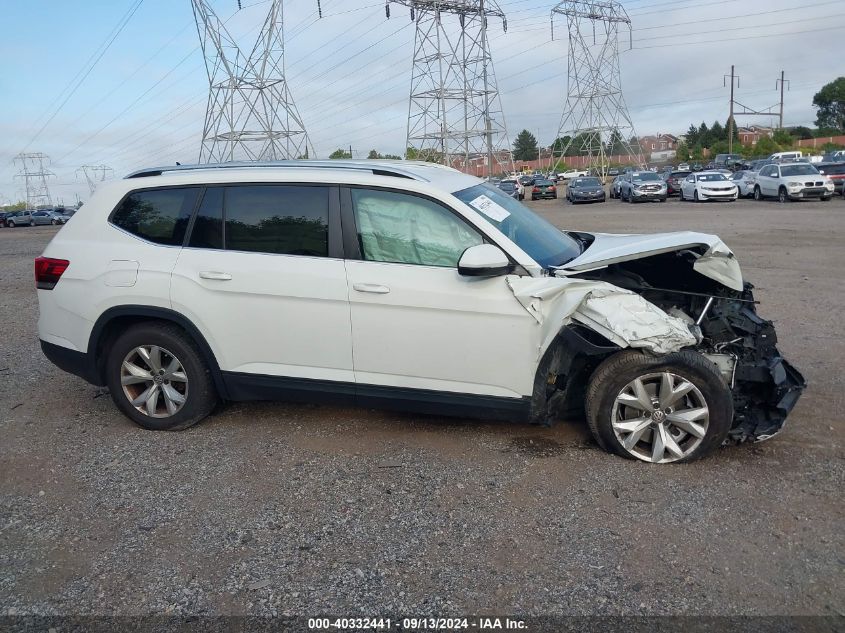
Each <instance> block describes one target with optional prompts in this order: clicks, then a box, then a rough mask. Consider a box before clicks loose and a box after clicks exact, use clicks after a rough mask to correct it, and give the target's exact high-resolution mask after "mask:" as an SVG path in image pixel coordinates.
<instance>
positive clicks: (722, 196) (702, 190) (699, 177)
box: [681, 171, 739, 202]
mask: <svg viewBox="0 0 845 633" xmlns="http://www.w3.org/2000/svg"><path fill="white" fill-rule="evenodd" d="M738 195H739V189H737V186H736V185H735V184H734V183H733V182H732V181H730V180H728V179H727V178H725V175H724V174H723V173H721V172H718V171H698V172H693V173H691V174H690V175H689V176H687V177H686V178H684V180H683V182H682V183H681V200H682V201H683V200H694V201H695V202H705V201H707V200H727V201H729V202H732V201H734V200H736V199H737V196H738Z"/></svg>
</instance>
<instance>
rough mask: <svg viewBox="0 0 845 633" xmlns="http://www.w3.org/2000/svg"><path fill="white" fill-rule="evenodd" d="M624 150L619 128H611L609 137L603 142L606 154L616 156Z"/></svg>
mask: <svg viewBox="0 0 845 633" xmlns="http://www.w3.org/2000/svg"><path fill="white" fill-rule="evenodd" d="M624 151H625V139H624V138H622V135H621V134H620V133H619V130H613V131H612V132H611V133H610V138H609V139H608V140H607V143H606V144H605V152H606V153H607V155H608V156H617V155H619V154H622V153H623V152H624Z"/></svg>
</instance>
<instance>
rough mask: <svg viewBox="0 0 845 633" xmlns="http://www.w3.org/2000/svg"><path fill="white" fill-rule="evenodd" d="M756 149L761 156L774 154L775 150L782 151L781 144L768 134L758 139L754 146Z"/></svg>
mask: <svg viewBox="0 0 845 633" xmlns="http://www.w3.org/2000/svg"><path fill="white" fill-rule="evenodd" d="M754 150H755V152H756V153H757V154H760V155H761V156H762V155H769V154H774V153H775V152H780V151H781V146H780V145H778V144H777V143H775V141H774V139H771V138H769V137H768V136H763V137H761V138H760V140H758V141H757V144H756V145H755V146H754Z"/></svg>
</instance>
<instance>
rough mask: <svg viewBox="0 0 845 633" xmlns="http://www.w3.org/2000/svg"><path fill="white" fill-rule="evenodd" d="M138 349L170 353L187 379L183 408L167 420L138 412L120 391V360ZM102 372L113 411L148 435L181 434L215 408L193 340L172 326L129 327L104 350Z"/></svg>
mask: <svg viewBox="0 0 845 633" xmlns="http://www.w3.org/2000/svg"><path fill="white" fill-rule="evenodd" d="M142 345H156V346H159V347H161V348H164V349H165V350H168V351H169V352H171V353H172V354H173V355H174V356H175V357H176V358H178V359H179V362H180V363H181V364H182V368H183V370H184V372H185V374H186V376H187V385H188V388H187V395H186V401H185V404H184V405H183V406H182V408H181V409H179V410H178V411H177V412H176V413H174V414H173V415H171V416H169V417H163V418H154V417H150V416H148V415H145V414H143V413H141V412H139V411H138V410H137V409H135V407H134V406H133V405H132V403H131V402H130V400H129V397H128V396H127V395H126V394H125V393H124V391H123V387H122V385H121V367H122V365H123V360H124V359H125V358H126V356H127V355H128V354H129V353H130V352H131V351H132V350H133V349H135V348H136V347H139V346H142ZM105 370H106V384H107V385H108V387H109V391H110V392H111V396H112V400H113V401H114V403H115V405H116V406H117V408H118V409H120V411H121V412H122V413H123V414H124V415H125V416H126V417H128V418H129V419H130V420H132V421H133V422H135V423H136V424H138V425H139V426H141V427H143V428H145V429H148V430H151V431H182V430H184V429H187V428H189V427H191V426H193V425H194V424H196V423H198V422H199V421H201V420H202V419H203V418H205V417H207V416H208V415H209V414H210V413H211V412H212V411H213V410H214V407H215V406H216V405H217V400H218V398H217V392H216V391H215V389H214V381H213V379H212V376H211V370H210V369H209V367H208V365H207V364H206V362H205V361H204V360H203V357H202V354H201V353H200V351H199V349H198V347H197V346H196V344H195V343H194V342H193V340H191V339H190V337H189V336H187V335H186V334H185V331H184V330H182V328H180V327H178V326H176V325H174V324H172V323H166V322H163V321H151V322H148V323H141V324H138V325H134V326H132V327H130V328H129V329H128V330H126V331H125V332H124V333H123V334H121V335H120V336H119V337H118V339H117V340H116V341H115V342H114V344H113V345H112V346H111V349H110V350H108V357H107V359H106V365H105Z"/></svg>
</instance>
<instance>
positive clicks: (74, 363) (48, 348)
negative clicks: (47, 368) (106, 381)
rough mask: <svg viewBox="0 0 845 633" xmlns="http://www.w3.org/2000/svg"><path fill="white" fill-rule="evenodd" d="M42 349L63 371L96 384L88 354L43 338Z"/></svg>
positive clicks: (48, 358)
mask: <svg viewBox="0 0 845 633" xmlns="http://www.w3.org/2000/svg"><path fill="white" fill-rule="evenodd" d="M41 351H42V352H44V356H46V357H47V360H49V361H50V362H51V363H53V364H54V365H55V366H56V367H58V368H59V369H61V370H62V371H66V372H68V373H69V374H73V375H74V376H79V377H80V378H82V379H83V380H85V381H87V382H91V383H95V384H96V380H95V376H94V375H93V374H92V364H91V363H90V362H89V358H88V354H86V353H85V352H77V351H76V350H72V349H68V348H67V347H62V346H61V345H56V344H54V343H48V342H47V341H45V340H43V339H42V340H41Z"/></svg>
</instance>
